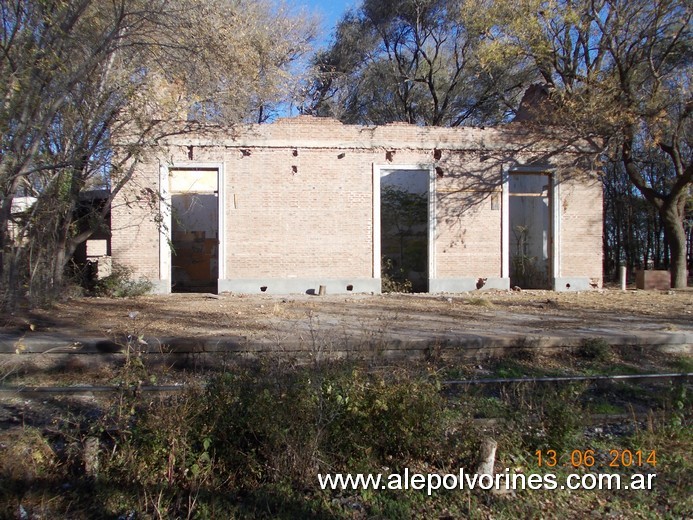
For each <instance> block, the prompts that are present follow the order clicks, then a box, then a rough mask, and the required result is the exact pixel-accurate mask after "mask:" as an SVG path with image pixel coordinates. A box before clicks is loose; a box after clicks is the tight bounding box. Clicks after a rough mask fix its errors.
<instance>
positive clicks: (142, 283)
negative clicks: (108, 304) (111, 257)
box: [94, 263, 153, 298]
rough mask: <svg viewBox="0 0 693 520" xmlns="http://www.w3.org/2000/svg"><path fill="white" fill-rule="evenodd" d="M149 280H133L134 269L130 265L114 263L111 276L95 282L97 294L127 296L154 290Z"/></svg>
mask: <svg viewBox="0 0 693 520" xmlns="http://www.w3.org/2000/svg"><path fill="white" fill-rule="evenodd" d="M152 287H153V285H152V283H151V282H150V281H149V280H133V278H132V269H131V268H130V267H128V266H125V265H122V264H118V263H114V264H113V267H112V272H111V274H110V275H109V276H106V277H105V278H102V279H101V280H97V281H96V283H95V284H94V294H95V295H96V296H108V297H113V298H126V297H132V296H142V295H143V294H147V293H148V292H149V291H151V290H152Z"/></svg>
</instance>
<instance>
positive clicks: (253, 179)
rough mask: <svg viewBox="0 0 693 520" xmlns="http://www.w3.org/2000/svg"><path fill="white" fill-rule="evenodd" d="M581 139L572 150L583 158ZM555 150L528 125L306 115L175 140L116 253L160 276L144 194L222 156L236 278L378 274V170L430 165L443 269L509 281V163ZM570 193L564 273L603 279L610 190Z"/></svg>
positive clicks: (584, 186) (589, 187)
mask: <svg viewBox="0 0 693 520" xmlns="http://www.w3.org/2000/svg"><path fill="white" fill-rule="evenodd" d="M574 144H575V143H571V145H570V146H569V147H568V148H566V149H565V150H564V151H563V156H568V157H573V156H574V155H575V154H576V153H579V150H578V149H577V147H575V146H573V145H574ZM556 146H558V145H557V144H556V140H555V139H553V140H552V139H546V140H541V139H538V138H537V136H536V135H534V134H531V133H529V132H528V130H527V129H526V128H524V127H522V126H521V125H508V126H506V127H501V128H492V129H481V128H459V129H444V128H421V127H416V126H411V125H405V124H394V125H386V126H381V127H360V126H348V125H342V124H340V123H338V122H336V121H333V120H325V119H320V120H318V119H313V118H307V117H299V118H294V119H289V120H282V121H280V122H277V123H275V124H271V125H253V126H250V127H244V128H235V129H227V130H223V129H208V130H207V131H205V132H204V134H197V135H180V136H176V137H171V138H169V139H168V140H167V141H164V142H162V145H161V148H160V149H159V150H158V151H157V153H156V155H155V156H152V157H151V158H150V159H149V160H148V161H146V163H145V164H143V165H142V167H141V168H140V170H139V172H138V175H137V177H136V182H134V183H132V184H131V186H130V187H129V188H128V189H127V192H123V194H122V195H120V196H119V197H118V198H117V200H116V204H115V205H114V208H113V239H112V250H113V256H114V259H115V260H116V261H119V262H121V263H125V264H127V265H130V266H132V267H133V268H134V269H135V270H136V273H137V275H139V276H143V277H148V278H153V279H159V231H158V228H157V225H156V223H155V222H154V218H153V217H154V215H153V214H152V212H151V208H150V207H149V206H148V205H147V204H146V203H144V202H142V201H137V200H136V199H137V197H138V196H139V197H142V193H143V191H142V190H145V191H144V193H145V194H146V189H147V188H150V189H152V190H154V191H158V190H159V185H158V181H159V165H160V164H161V165H164V166H167V165H168V166H171V165H176V166H184V165H185V164H188V163H196V164H199V163H222V164H223V168H224V173H225V179H226V182H225V186H224V187H223V189H224V193H225V196H226V207H225V211H224V218H225V224H226V234H225V237H224V240H225V243H226V258H225V267H226V279H229V280H243V279H253V280H256V279H263V278H267V279H308V278H315V279H350V278H354V279H365V278H373V274H374V273H373V250H374V243H373V240H374V238H373V229H374V223H373V214H374V207H373V200H374V194H373V168H374V165H379V166H386V167H388V168H393V169H395V168H397V167H398V166H415V165H421V167H422V168H423V167H431V168H435V169H436V174H435V178H436V179H435V186H436V194H435V206H436V218H435V261H436V265H435V273H436V276H437V277H438V278H478V277H484V278H485V277H500V276H501V258H502V254H501V222H502V210H501V202H502V196H501V189H502V171H503V168H507V167H508V165H509V164H512V163H514V162H530V161H534V162H536V161H541V160H542V157H546V163H547V164H549V165H550V164H552V163H555V157H556V156H557V154H556ZM520 149H522V150H523V151H522V157H520V152H519V150H520ZM191 157H192V159H191ZM549 157H550V158H549ZM568 162H570V161H568ZM557 168H559V169H560V166H558V167H557ZM561 193H562V194H563V199H564V200H562V201H561V204H562V219H563V221H562V226H561V230H562V240H561V259H562V262H563V265H562V275H563V276H586V277H590V278H598V279H599V281H600V282H601V247H602V245H601V232H602V222H601V218H602V217H601V189H600V187H599V185H598V184H597V183H595V182H589V183H583V182H581V181H577V180H575V181H571V182H570V183H566V186H565V187H564V188H562V192H561ZM125 202H131V204H130V205H126V204H125ZM163 278H167V276H166V275H164V276H163ZM375 278H379V276H378V275H377V273H376V276H375Z"/></svg>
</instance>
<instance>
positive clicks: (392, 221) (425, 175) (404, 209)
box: [380, 169, 430, 292]
mask: <svg viewBox="0 0 693 520" xmlns="http://www.w3.org/2000/svg"><path fill="white" fill-rule="evenodd" d="M429 186H430V172H429V171H428V170H398V169H392V170H383V171H381V176H380V252H381V271H382V272H381V276H382V280H383V287H382V290H383V292H426V291H428V277H429V273H428V263H429V258H428V250H429V236H428V235H429V217H428V215H429Z"/></svg>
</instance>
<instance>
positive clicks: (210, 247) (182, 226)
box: [170, 169, 219, 293]
mask: <svg viewBox="0 0 693 520" xmlns="http://www.w3.org/2000/svg"><path fill="white" fill-rule="evenodd" d="M217 173H218V172H217V170H216V169H214V170H211V169H210V170H199V169H194V170H193V169H189V170H188V169H176V170H173V171H172V172H171V179H170V181H171V227H172V229H171V242H172V244H171V245H172V253H171V290H172V291H173V292H211V293H216V292H217V290H218V279H219V253H218V251H219V199H218V192H217V186H218V181H217V176H218V175H217Z"/></svg>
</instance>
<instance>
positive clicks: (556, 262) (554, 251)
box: [550, 171, 563, 290]
mask: <svg viewBox="0 0 693 520" xmlns="http://www.w3.org/2000/svg"><path fill="white" fill-rule="evenodd" d="M550 177H551V238H552V242H553V247H552V248H551V261H552V263H553V265H552V266H551V267H552V269H551V270H552V273H551V276H552V277H553V279H554V280H555V279H557V278H560V277H561V276H562V273H561V238H562V235H561V207H562V206H563V204H562V201H561V190H560V185H561V183H560V180H559V179H558V174H557V173H556V172H555V171H553V172H551V174H550ZM554 290H557V288H556V287H554Z"/></svg>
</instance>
